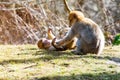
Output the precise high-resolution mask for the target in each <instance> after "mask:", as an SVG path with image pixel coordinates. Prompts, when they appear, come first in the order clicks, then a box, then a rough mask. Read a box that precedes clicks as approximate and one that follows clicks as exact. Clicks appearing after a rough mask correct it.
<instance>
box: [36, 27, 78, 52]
mask: <svg viewBox="0 0 120 80" xmlns="http://www.w3.org/2000/svg"><path fill="white" fill-rule="evenodd" d="M54 38H55V36H54V34H53V33H52V29H50V28H49V29H48V32H47V38H41V39H40V40H39V41H38V42H37V46H38V48H40V49H46V50H56V51H65V50H67V49H74V48H75V47H76V41H77V39H76V38H74V39H73V40H72V41H70V42H68V43H67V44H65V45H63V46H62V47H59V48H58V47H56V46H55V45H54V41H55V39H54ZM52 39H54V40H52Z"/></svg>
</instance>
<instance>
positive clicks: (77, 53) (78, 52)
mask: <svg viewBox="0 0 120 80" xmlns="http://www.w3.org/2000/svg"><path fill="white" fill-rule="evenodd" d="M71 53H73V54H75V55H83V53H82V52H81V51H77V50H72V51H71Z"/></svg>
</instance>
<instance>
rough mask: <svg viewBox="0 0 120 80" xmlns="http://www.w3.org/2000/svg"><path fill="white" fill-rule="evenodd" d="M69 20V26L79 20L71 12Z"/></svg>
mask: <svg viewBox="0 0 120 80" xmlns="http://www.w3.org/2000/svg"><path fill="white" fill-rule="evenodd" d="M68 20H69V27H71V26H72V25H73V24H74V23H75V22H77V18H76V16H75V15H74V14H70V15H69V17H68Z"/></svg>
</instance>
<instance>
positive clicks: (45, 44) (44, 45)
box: [37, 38, 51, 49]
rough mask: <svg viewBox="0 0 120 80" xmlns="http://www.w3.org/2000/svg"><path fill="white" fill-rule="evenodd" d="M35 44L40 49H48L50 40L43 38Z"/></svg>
mask: <svg viewBox="0 0 120 80" xmlns="http://www.w3.org/2000/svg"><path fill="white" fill-rule="evenodd" d="M37 45H38V47H39V48H40V49H48V48H49V47H50V46H51V42H50V40H47V39H44V38H43V39H40V40H39V41H38V43H37Z"/></svg>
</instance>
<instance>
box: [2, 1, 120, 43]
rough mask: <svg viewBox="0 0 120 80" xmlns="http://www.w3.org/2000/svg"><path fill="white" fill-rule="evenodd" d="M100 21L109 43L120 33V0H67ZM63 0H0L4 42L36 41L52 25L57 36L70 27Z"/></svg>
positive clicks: (74, 7)
mask: <svg viewBox="0 0 120 80" xmlns="http://www.w3.org/2000/svg"><path fill="white" fill-rule="evenodd" d="M67 2H68V4H69V7H70V8H71V9H72V10H76V9H77V10H82V12H83V13H84V14H85V16H87V17H88V18H91V19H92V20H93V21H95V22H96V23H97V24H99V25H100V27H101V29H102V31H103V32H104V34H105V38H106V45H109V44H111V43H112V41H113V38H114V36H115V35H116V34H117V33H120V0H67ZM67 17H68V13H67V10H66V8H65V7H64V3H63V0H0V44H16V45H17V44H35V43H36V42H37V41H38V40H39V39H40V38H43V37H46V31H47V30H48V28H51V29H52V30H53V33H54V34H55V35H56V36H58V35H59V36H60V35H62V34H64V32H65V28H68V18H67Z"/></svg>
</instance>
